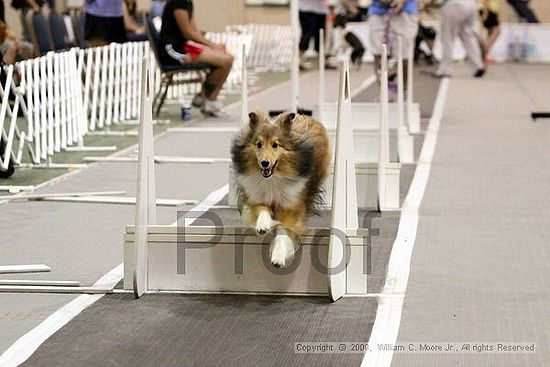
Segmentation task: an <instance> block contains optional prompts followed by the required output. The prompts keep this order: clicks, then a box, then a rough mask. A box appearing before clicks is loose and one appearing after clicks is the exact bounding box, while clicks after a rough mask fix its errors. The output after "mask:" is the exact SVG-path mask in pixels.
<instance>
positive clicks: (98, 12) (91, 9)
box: [84, 0, 145, 47]
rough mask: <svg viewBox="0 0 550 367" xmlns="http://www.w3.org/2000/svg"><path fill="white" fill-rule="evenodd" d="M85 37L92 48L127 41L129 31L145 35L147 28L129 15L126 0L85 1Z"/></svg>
mask: <svg viewBox="0 0 550 367" xmlns="http://www.w3.org/2000/svg"><path fill="white" fill-rule="evenodd" d="M85 1H86V2H85V3H84V12H85V13H86V20H85V28H84V37H85V38H86V39H87V40H88V42H89V43H90V47H96V46H105V45H108V44H109V43H113V42H116V43H124V42H126V41H127V39H128V37H127V32H126V31H127V30H128V31H130V32H133V33H134V34H138V35H139V34H144V33H145V28H144V27H143V26H140V25H139V24H137V23H136V22H135V21H134V20H133V18H132V17H131V16H130V14H129V13H128V8H127V7H126V3H125V1H124V0H85Z"/></svg>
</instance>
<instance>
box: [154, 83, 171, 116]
mask: <svg viewBox="0 0 550 367" xmlns="http://www.w3.org/2000/svg"><path fill="white" fill-rule="evenodd" d="M172 83H173V78H172V77H170V78H169V79H168V80H167V82H166V84H165V85H164V86H165V87H164V92H162V94H161V96H160V101H159V104H158V106H157V112H156V114H155V117H158V116H159V114H160V109H161V108H162V105H163V104H164V100H165V99H166V95H167V94H168V88H170V86H171V85H172Z"/></svg>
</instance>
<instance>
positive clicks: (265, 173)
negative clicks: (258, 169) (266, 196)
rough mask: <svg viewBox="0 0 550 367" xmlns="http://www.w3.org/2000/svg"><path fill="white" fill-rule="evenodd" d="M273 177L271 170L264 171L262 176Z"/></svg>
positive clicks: (265, 169)
mask: <svg viewBox="0 0 550 367" xmlns="http://www.w3.org/2000/svg"><path fill="white" fill-rule="evenodd" d="M270 175H271V168H264V169H262V176H264V177H269V176H270Z"/></svg>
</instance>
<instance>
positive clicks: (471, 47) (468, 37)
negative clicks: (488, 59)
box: [458, 1, 485, 70]
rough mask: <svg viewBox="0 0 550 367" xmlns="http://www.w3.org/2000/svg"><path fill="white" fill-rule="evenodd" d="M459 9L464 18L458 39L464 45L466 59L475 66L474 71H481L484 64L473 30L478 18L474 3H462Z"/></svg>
mask: <svg viewBox="0 0 550 367" xmlns="http://www.w3.org/2000/svg"><path fill="white" fill-rule="evenodd" d="M461 8H462V11H463V12H464V15H465V17H464V21H463V22H462V24H461V26H460V29H459V32H458V37H459V38H460V40H461V41H462V44H463V45H464V50H465V51H466V55H467V56H468V59H469V60H470V62H471V63H472V64H473V65H474V66H475V68H476V70H483V69H485V63H484V62H483V58H482V56H481V48H480V46H479V39H478V36H477V33H476V28H475V27H476V22H477V17H478V15H477V11H476V7H475V3H474V2H473V1H472V2H464V4H463V6H462V7H461Z"/></svg>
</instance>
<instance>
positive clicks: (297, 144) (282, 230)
mask: <svg viewBox="0 0 550 367" xmlns="http://www.w3.org/2000/svg"><path fill="white" fill-rule="evenodd" d="M249 118H250V121H249V123H248V125H246V126H245V127H244V128H243V130H242V131H241V133H240V134H239V135H238V136H237V137H235V138H234V140H233V144H232V148H231V159H232V163H233V174H234V179H235V182H236V186H237V193H238V200H239V211H240V213H241V216H242V219H243V222H244V225H245V226H247V227H254V228H255V229H256V233H257V234H258V235H264V234H266V233H268V232H270V231H271V230H272V229H275V231H276V232H275V236H274V238H273V240H272V241H271V245H270V248H269V253H270V257H271V263H272V264H273V265H274V266H276V267H286V266H288V265H290V263H291V262H292V259H293V257H294V253H295V252H296V250H297V248H298V245H299V239H300V236H301V235H303V234H304V233H305V232H306V223H307V218H308V216H309V215H313V214H317V212H318V209H319V206H320V204H322V202H323V198H322V194H323V184H324V181H325V179H326V177H327V175H328V169H329V163H330V160H331V155H330V151H329V143H328V136H327V132H326V130H325V128H324V126H323V125H322V124H321V123H319V122H318V121H315V120H314V119H313V118H311V117H307V116H303V115H296V114H294V113H282V114H280V115H279V116H277V117H276V118H275V120H274V121H270V120H269V119H268V117H267V116H266V115H265V114H263V113H250V114H249Z"/></svg>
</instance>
